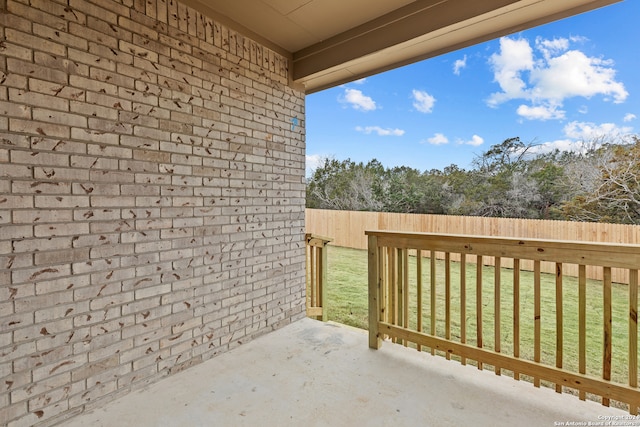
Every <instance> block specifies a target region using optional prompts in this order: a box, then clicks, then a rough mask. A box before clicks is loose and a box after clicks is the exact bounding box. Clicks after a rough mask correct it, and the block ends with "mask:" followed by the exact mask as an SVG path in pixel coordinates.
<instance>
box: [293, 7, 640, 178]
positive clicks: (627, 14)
mask: <svg viewBox="0 0 640 427" xmlns="http://www.w3.org/2000/svg"><path fill="white" fill-rule="evenodd" d="M639 18H640V1H638V0H626V1H624V2H622V3H617V4H614V5H611V6H608V7H605V8H601V9H597V10H595V11H591V12H588V13H584V14H581V15H578V16H574V17H571V18H568V19H564V20H561V21H558V22H554V23H551V24H547V25H544V26H540V27H536V28H533V29H530V30H527V31H523V32H520V33H516V34H511V35H509V36H507V37H503V38H500V39H496V40H492V41H489V42H486V43H483V44H480V45H477V46H473V47H470V48H467V49H463V50H460V51H456V52H453V53H450V54H447V55H442V56H439V57H436V58H432V59H428V60H426V61H422V62H419V63H416V64H413V65H409V66H406V67H403V68H399V69H396V70H392V71H388V72H386V73H382V74H378V75H375V76H371V77H368V78H366V79H363V80H359V81H357V82H352V83H348V84H345V85H342V86H340V87H335V88H332V89H328V90H325V91H322V92H318V93H315V94H312V95H309V96H307V101H306V120H307V123H306V126H307V173H309V172H310V170H312V169H313V168H314V167H315V166H316V165H317V164H318V161H319V160H320V159H322V158H324V157H332V158H336V159H338V160H344V159H347V158H351V160H354V161H358V162H360V161H362V162H367V161H369V160H371V159H374V158H375V159H378V160H379V161H381V162H382V164H383V165H384V166H386V167H394V166H403V165H404V166H410V167H413V168H416V169H419V170H421V171H424V170H430V169H440V170H442V169H443V168H444V167H446V166H448V165H450V164H456V165H458V166H459V167H461V168H469V167H470V166H471V162H472V160H473V158H474V157H475V156H477V155H479V154H481V153H482V152H484V151H486V150H488V149H489V147H491V146H492V145H494V144H498V143H501V142H502V141H504V140H505V139H507V138H511V137H519V138H520V139H521V140H522V141H523V142H525V143H533V144H537V145H539V146H540V147H539V148H538V149H539V150H550V149H553V148H559V149H562V150H569V149H575V147H576V146H577V145H578V144H579V143H581V142H589V141H592V140H594V139H597V138H598V137H599V136H600V137H601V136H602V135H617V136H624V135H629V134H637V133H638V129H640V24H638V19H639Z"/></svg>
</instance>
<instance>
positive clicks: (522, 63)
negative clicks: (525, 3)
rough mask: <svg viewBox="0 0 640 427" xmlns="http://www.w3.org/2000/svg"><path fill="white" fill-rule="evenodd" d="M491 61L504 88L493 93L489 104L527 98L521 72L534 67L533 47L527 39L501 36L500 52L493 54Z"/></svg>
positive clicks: (494, 73) (494, 72) (497, 78)
mask: <svg viewBox="0 0 640 427" xmlns="http://www.w3.org/2000/svg"><path fill="white" fill-rule="evenodd" d="M489 63H490V64H491V66H492V68H493V78H494V81H495V82H497V83H498V84H499V85H500V88H501V89H502V92H496V93H493V94H491V96H490V97H489V100H488V101H487V103H488V104H489V106H491V107H495V106H497V105H498V104H500V103H502V102H505V101H508V100H510V99H518V98H527V84H526V83H525V82H524V80H523V79H522V77H521V74H522V72H523V71H527V70H532V69H533V67H534V61H533V49H531V46H530V45H529V42H528V41H527V40H524V39H520V40H514V39H510V38H508V37H503V38H501V39H500V53H499V54H498V53H494V54H493V55H491V58H489Z"/></svg>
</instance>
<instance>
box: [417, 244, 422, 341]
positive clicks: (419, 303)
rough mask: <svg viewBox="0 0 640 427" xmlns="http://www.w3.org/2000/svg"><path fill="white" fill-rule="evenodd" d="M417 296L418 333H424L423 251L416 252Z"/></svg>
mask: <svg viewBox="0 0 640 427" xmlns="http://www.w3.org/2000/svg"><path fill="white" fill-rule="evenodd" d="M416 276H417V279H416V295H417V298H418V301H417V308H416V310H417V313H416V315H417V327H418V332H422V251H421V250H420V249H418V250H417V251H416ZM417 348H418V351H422V345H420V344H418V345H417Z"/></svg>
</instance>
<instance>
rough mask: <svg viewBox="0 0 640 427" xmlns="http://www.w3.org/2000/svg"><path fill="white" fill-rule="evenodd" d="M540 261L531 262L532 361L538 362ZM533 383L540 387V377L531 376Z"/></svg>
mask: <svg viewBox="0 0 640 427" xmlns="http://www.w3.org/2000/svg"><path fill="white" fill-rule="evenodd" d="M540 298H541V297H540V261H537V260H536V261H534V262H533V361H534V362H540V316H541V312H540ZM533 385H534V386H535V387H540V378H538V377H533Z"/></svg>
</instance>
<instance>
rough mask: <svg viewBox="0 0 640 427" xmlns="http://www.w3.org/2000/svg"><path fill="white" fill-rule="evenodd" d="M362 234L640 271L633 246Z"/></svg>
mask: <svg viewBox="0 0 640 427" xmlns="http://www.w3.org/2000/svg"><path fill="white" fill-rule="evenodd" d="M365 234H366V235H367V236H376V237H377V239H378V246H389V247H397V248H407V249H421V250H434V251H442V252H454V253H464V254H472V255H487V256H496V257H505V258H519V259H530V260H539V261H552V262H564V263H571V264H586V265H599V266H608V267H620V268H631V269H638V268H640V245H636V244H621V243H601V242H580V241H567V240H543V239H519V238H511V237H491V236H474V235H461V234H443V233H416V232H396V231H366V232H365Z"/></svg>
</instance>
